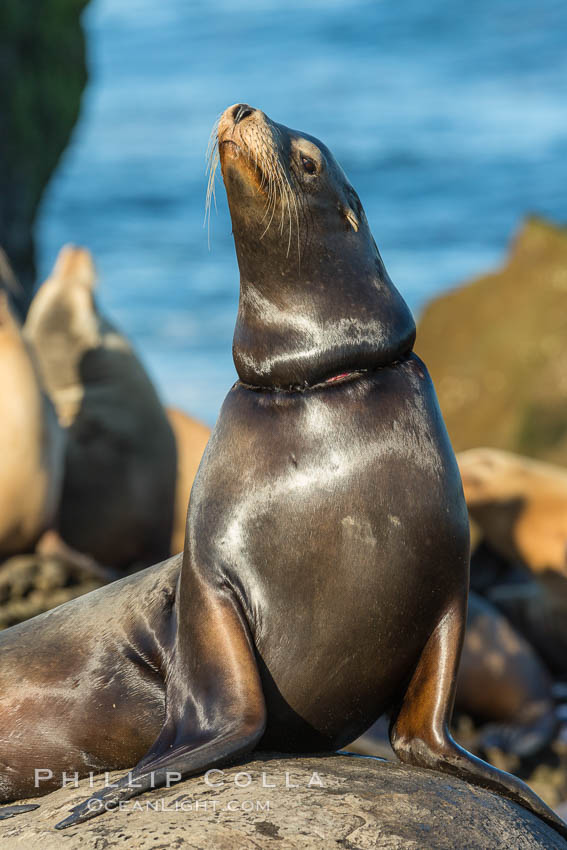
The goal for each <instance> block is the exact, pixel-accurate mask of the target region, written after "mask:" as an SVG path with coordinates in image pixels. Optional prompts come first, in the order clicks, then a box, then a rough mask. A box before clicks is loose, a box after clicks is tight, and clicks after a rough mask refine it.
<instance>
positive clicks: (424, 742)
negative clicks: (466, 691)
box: [390, 599, 567, 838]
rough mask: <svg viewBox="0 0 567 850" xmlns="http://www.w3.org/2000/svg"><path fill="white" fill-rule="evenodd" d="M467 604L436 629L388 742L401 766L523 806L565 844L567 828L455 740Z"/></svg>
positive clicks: (527, 791) (536, 799)
mask: <svg viewBox="0 0 567 850" xmlns="http://www.w3.org/2000/svg"><path fill="white" fill-rule="evenodd" d="M465 622H466V601H465V600H464V599H462V600H459V601H458V602H457V603H455V604H454V605H453V606H451V607H450V608H449V609H448V610H447V612H446V613H445V616H444V617H443V618H442V619H441V620H440V622H439V623H438V624H437V626H436V628H435V631H434V632H433V633H432V635H431V637H430V638H429V640H428V642H427V644H426V646H425V649H424V650H423V652H422V654H421V658H420V660H419V662H418V665H417V667H416V670H415V672H414V674H413V677H412V679H411V681H410V684H409V686H408V688H407V690H406V693H405V695H404V698H403V702H402V704H401V707H400V710H399V712H398V714H397V716H395V717H394V718H393V722H392V725H391V728H390V742H391V744H392V748H393V750H394V752H395V753H396V755H397V756H398V758H399V759H400V761H402V762H406V763H408V764H414V765H418V766H420V767H425V768H429V769H431V770H439V771H442V772H444V773H450V774H453V775H454V776H458V777H459V778H461V779H464V780H465V781H468V782H471V783H472V784H473V785H479V786H481V787H483V788H488V789H489V790H491V791H495V792H496V793H497V794H501V795H502V796H503V797H507V798H508V799H510V800H513V801H514V802H515V803H519V804H520V805H521V806H524V808H526V809H529V811H531V812H533V813H534V814H536V815H537V816H538V817H540V818H541V819H542V820H544V821H545V822H546V823H548V824H549V825H550V826H552V827H553V828H554V829H556V830H557V831H558V832H559V833H560V834H561V835H563V836H564V837H566V838H567V825H566V824H565V823H564V822H563V821H562V820H561V818H560V817H558V815H556V814H555V812H554V811H552V809H550V808H549V806H547V805H546V804H545V803H544V802H543V800H541V799H540V798H539V797H538V796H537V794H535V793H534V792H533V791H532V790H531V788H529V787H528V786H527V785H526V784H525V783H524V782H522V781H521V780H520V779H517V778H516V777H515V776H511V775H510V774H509V773H505V772H504V771H502V770H498V769H497V768H495V767H492V765H489V764H487V763H486V762H484V761H482V759H479V758H476V757H475V756H473V755H471V753H469V752H467V750H465V749H463V747H461V746H459V744H457V743H456V741H454V740H453V738H452V737H451V733H450V731H449V722H450V720H451V714H452V712H453V702H454V697H455V687H456V681H457V670H458V665H459V656H460V652H461V647H462V642H463V635H464V630H465Z"/></svg>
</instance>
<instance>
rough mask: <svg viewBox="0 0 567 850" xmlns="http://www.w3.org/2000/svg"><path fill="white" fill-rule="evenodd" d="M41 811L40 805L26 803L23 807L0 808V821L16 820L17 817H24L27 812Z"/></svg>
mask: <svg viewBox="0 0 567 850" xmlns="http://www.w3.org/2000/svg"><path fill="white" fill-rule="evenodd" d="M35 809H39V803H27V804H26V803H24V804H23V805H21V806H2V807H0V820H6V818H15V817H16V815H23V814H25V813H26V812H33V811H34V810H35Z"/></svg>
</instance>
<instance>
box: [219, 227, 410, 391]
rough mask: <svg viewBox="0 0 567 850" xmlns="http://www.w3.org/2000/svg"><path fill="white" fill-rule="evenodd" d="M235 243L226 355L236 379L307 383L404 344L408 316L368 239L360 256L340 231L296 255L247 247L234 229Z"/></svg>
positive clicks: (388, 359) (390, 354)
mask: <svg viewBox="0 0 567 850" xmlns="http://www.w3.org/2000/svg"><path fill="white" fill-rule="evenodd" d="M235 242H236V246H237V254H238V259H239V264H240V268H241V280H240V301H239V308H238V317H237V321H236V328H235V333H234V342H233V357H234V363H235V366H236V370H237V372H238V375H239V377H240V379H241V381H243V382H244V383H246V384H251V385H257V386H264V387H276V388H289V387H304V386H310V385H314V384H316V383H319V382H321V381H324V380H327V379H329V378H331V377H333V376H335V375H338V374H342V373H345V372H350V371H360V370H370V369H374V368H377V367H379V366H384V365H387V364H389V363H392V362H394V361H396V360H398V359H399V358H400V357H402V356H403V355H404V354H406V353H408V352H409V351H410V350H411V348H412V346H413V341H414V337H415V325H414V321H413V318H412V316H411V314H410V312H409V310H408V308H407V306H406V304H405V303H404V301H403V299H402V298H401V296H400V295H399V293H398V292H397V290H396V289H395V287H394V286H393V284H392V282H391V281H390V279H389V277H388V274H387V272H386V270H385V268H384V265H383V263H382V261H381V259H380V256H379V254H378V251H377V250H376V248H375V246H373V250H371V251H370V250H369V251H367V252H366V253H365V254H364V255H363V254H361V252H360V251H356V250H353V249H352V246H350V250H349V245H348V240H347V239H346V238H344V237H343V238H342V239H340V240H336V241H334V244H333V240H330V242H329V244H328V245H327V246H325V245H323V244H322V243H321V241H320V240H312V241H311V243H308V244H307V245H306V246H305V250H304V253H303V256H302V257H301V260H300V261H299V260H298V257H297V256H295V257H293V256H290V257H286V256H285V255H283V254H282V252H281V251H280V252H279V253H271V254H268V255H266V256H262V253H261V252H259V251H257V250H254V251H249V250H247V244H248V243H247V242H245V241H243V240H242V241H241V240H240V239H239V237H238V235H237V234H235ZM341 249H342V250H341Z"/></svg>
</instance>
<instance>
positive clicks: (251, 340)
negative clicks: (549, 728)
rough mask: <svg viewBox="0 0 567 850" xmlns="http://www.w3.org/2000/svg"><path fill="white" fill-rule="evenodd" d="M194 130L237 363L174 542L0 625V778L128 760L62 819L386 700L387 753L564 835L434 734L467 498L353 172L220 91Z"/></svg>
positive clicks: (289, 741)
mask: <svg viewBox="0 0 567 850" xmlns="http://www.w3.org/2000/svg"><path fill="white" fill-rule="evenodd" d="M218 147H219V151H220V160H221V166H222V173H223V178H224V183H225V187H226V190H227V195H228V201H229V206H230V211H231V217H232V224H233V231H234V238H235V244H236V252H237V256H238V262H239V266H240V274H241V291H240V304H239V310H238V319H237V325H236V331H235V337H234V360H235V364H236V367H237V370H238V374H239V381H238V382H237V383H236V384H235V385H234V387H233V388H232V389H231V390H230V392H229V394H228V396H227V398H226V400H225V402H224V404H223V407H222V410H221V413H220V416H219V419H218V421H217V424H216V426H215V429H214V432H213V434H212V436H211V439H210V441H209V443H208V446H207V449H206V451H205V455H204V458H203V460H202V462H201V465H200V467H199V472H198V474H197V477H196V479H195V483H194V485H193V490H192V493H191V500H190V505H189V511H188V520H187V523H188V525H187V536H186V543H185V550H184V553H183V555H182V556H179V557H178V558H174V559H171V560H170V561H168V562H167V563H166V564H164V565H161V566H158V567H153V568H151V569H149V570H147V571H145V572H143V573H141V574H138V575H135V576H132V577H130V578H127V579H124V580H122V581H119V582H116V583H114V584H112V585H109V586H108V587H105V588H103V589H101V590H99V591H95V592H94V593H92V594H89V595H88V596H85V597H82V598H81V599H79V600H76V601H73V602H70V603H68V604H67V605H65V606H63V607H61V608H58V609H56V610H55V611H52V612H49V613H48V614H45V615H42V617H40V618H36V619H35V620H31V621H28V622H27V623H24V624H22V625H20V626H16V627H14V628H13V629H11V630H9V631H7V632H4V633H3V634H2V635H0V665H1V666H0V673H1V675H2V686H1V689H0V694H1V699H2V706H3V707H2V729H3V730H5V737H4V739H3V740H2V741H0V760H1V762H2V764H4V765H5V766H6V770H5V774H4V778H3V786H2V798H3V799H4V800H10V799H17V798H21V797H23V796H27V795H29V794H30V793H34V786H33V780H34V771H33V769H34V767H36V766H41V767H45V768H50V769H52V770H53V784H52V786H51V787H53V785H56V784H57V776H56V774H59V773H60V771H61V770H62V769H67V770H78V771H79V772H81V773H83V774H84V773H86V772H87V771H88V770H90V769H93V767H94V768H96V769H99V770H102V769H104V768H105V767H116V766H118V765H123V766H124V767H127V766H128V765H130V764H131V763H133V762H136V761H137V760H138V759H141V760H140V761H138V764H137V766H136V767H135V768H134V769H133V771H132V772H131V774H129V775H127V776H124V777H123V778H122V779H121V780H119V782H118V783H117V786H118V787H114V788H106V789H103V791H102V792H98V793H96V794H94V795H93V797H92V798H90V800H87V801H85V802H83V803H81V804H80V805H78V806H76V807H75V808H74V810H73V813H72V814H71V815H70V816H69V817H68V818H67V819H65V820H64V821H63V822H61V823H60V824H58V826H59V827H67V826H71V825H73V824H77V823H80V822H82V821H84V820H87V819H89V818H91V817H94V816H95V815H96V814H98V813H100V811H103V810H104V808H106V807H108V806H112V805H116V804H118V803H119V802H120V801H122V800H126V799H130V798H132V797H134V796H137V795H138V794H140V793H141V792H142V791H143V790H148V789H150V788H152V787H156V786H161V785H164V784H167V783H168V781H169V779H170V778H171V775H172V773H173V774H174V775H175V776H189V775H191V774H195V773H200V772H203V771H205V770H207V769H209V768H212V767H216V766H218V765H223V764H226V763H227V762H230V761H233V760H237V759H239V758H242V757H243V756H244V755H246V754H248V753H250V752H251V751H252V750H254V749H255V748H258V747H260V748H265V749H278V750H284V751H288V752H290V751H291V752H293V751H300V752H313V751H316V750H319V751H321V750H327V751H329V750H335V749H338V748H340V747H341V746H343V745H344V744H346V743H347V742H348V741H351V740H353V738H355V737H356V736H357V735H358V734H360V733H361V732H362V731H363V730H365V729H367V728H368V727H369V725H370V724H371V723H372V722H373V720H374V719H375V718H376V717H378V716H379V715H380V714H382V713H386V712H387V713H389V714H390V716H391V733H390V738H391V743H392V746H393V749H394V751H395V753H396V754H397V755H398V756H399V758H400V759H401V760H402V761H404V762H407V763H409V764H414V765H419V766H421V767H426V768H430V769H432V770H439V771H445V772H448V773H451V774H455V775H457V776H459V777H461V778H463V779H467V780H469V781H471V782H473V783H476V784H479V785H482V786H484V787H487V788H490V789H492V790H493V791H496V792H499V793H502V794H504V795H506V796H508V797H509V798H510V799H512V800H514V801H515V802H517V803H520V804H522V805H524V806H526V808H528V809H530V810H531V811H532V812H534V813H536V814H538V815H539V816H541V817H542V818H543V819H544V820H546V821H547V822H548V823H550V824H552V825H553V826H555V827H556V828H557V829H558V830H560V831H561V832H562V833H563V834H566V832H567V829H566V827H565V824H564V823H563V822H562V821H561V820H560V819H559V818H558V817H557V816H556V815H555V814H554V813H553V812H552V811H551V810H550V809H549V808H548V807H547V806H546V805H545V804H544V803H543V802H542V800H540V799H539V797H537V795H536V794H534V793H533V792H532V791H531V790H530V789H529V788H528V787H527V786H526V785H524V784H523V783H522V782H521V781H519V780H517V779H515V778H514V777H512V776H510V775H508V774H505V773H502V772H501V771H499V770H497V769H495V768H493V767H491V766H490V765H488V764H486V763H484V762H482V761H480V760H479V759H477V758H475V757H474V756H472V755H471V754H470V753H468V752H466V751H465V750H464V749H462V748H461V747H459V746H458V744H456V743H455V741H454V740H453V738H452V737H451V735H450V733H449V728H448V725H449V721H450V717H451V712H452V708H453V698H454V692H455V685H456V677H457V668H458V663H459V656H460V651H461V646H462V641H463V636H464V630H465V620H466V605H467V591H468V560H469V530H468V517H467V512H466V507H465V503H464V499H463V494H462V488H461V481H460V476H459V471H458V467H457V464H456V461H455V458H454V455H453V451H452V449H451V445H450V443H449V440H448V437H447V434H446V431H445V427H444V425H443V420H442V418H441V415H440V412H439V409H438V406H437V402H436V398H435V392H434V390H433V386H432V383H431V381H430V379H429V377H428V374H427V370H426V368H425V366H424V365H423V363H422V362H421V361H420V360H419V358H418V357H416V356H415V355H414V354H413V353H412V346H413V341H414V323H413V320H412V317H411V315H410V312H409V310H408V308H407V307H406V305H405V303H404V301H403V300H402V298H401V296H400V295H399V294H398V292H397V291H396V289H395V288H394V286H393V284H392V282H391V281H390V279H389V277H388V275H387V273H386V270H385V268H384V265H383V263H382V260H381V258H380V255H379V253H378V250H377V248H376V245H375V243H374V240H373V238H372V235H371V233H370V230H369V228H368V224H367V221H366V217H365V215H364V211H363V209H362V206H361V203H360V201H359V199H358V196H357V195H356V192H355V191H354V189H353V188H352V187H351V186H350V184H349V182H348V180H347V179H346V177H345V175H344V173H343V172H342V170H341V169H340V167H339V165H338V164H337V162H336V161H335V159H334V157H333V155H332V154H331V152H330V151H329V150H328V149H327V148H326V147H325V146H324V145H323V144H321V143H320V142H318V141H317V140H316V139H314V138H313V137H311V136H306V135H303V134H301V133H297V132H295V131H293V130H289V129H288V128H286V127H284V126H282V125H279V124H275V123H274V122H272V121H270V119H269V118H267V116H266V115H264V114H263V113H262V112H260V111H259V110H255V109H252V108H251V107H249V106H247V105H245V104H237V105H236V106H234V107H230V108H229V109H228V110H226V112H225V113H224V114H223V116H222V118H221V120H220V123H219V126H218ZM55 646H57V652H56V653H55V652H54V651H53V650H54V647H55ZM14 729H18V733H19V734H18V735H17V737H14V735H13V734H11V732H12V731H13V730H14ZM48 788H49V785H48V784H47V783H46V788H45V790H48Z"/></svg>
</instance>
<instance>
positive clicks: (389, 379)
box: [190, 355, 468, 750]
mask: <svg viewBox="0 0 567 850" xmlns="http://www.w3.org/2000/svg"><path fill="white" fill-rule="evenodd" d="M400 422H404V423H405V425H406V426H407V429H408V439H399V438H398V423H400ZM409 435H411V436H409ZM243 456H246V457H247V462H246V464H245V465H244V467H243V466H242V461H241V458H242V457H243ZM426 493H427V510H426V511H424V512H423V515H421V516H420V522H419V523H413V522H408V517H411V516H412V515H414V513H415V507H414V506H415V504H416V502H418V503H419V501H420V498H421V497H422V496H424V495H425V494H426ZM448 501H450V502H452V503H453V504H456V505H457V506H460V507H459V510H457V511H455V510H451V511H447V510H446V505H447V503H448ZM191 505H192V509H191V517H190V522H191V527H190V533H191V540H192V541H193V540H194V541H195V544H194V545H195V551H193V549H191V557H192V558H194V559H195V561H196V562H197V563H199V564H201V565H202V567H203V569H207V570H213V571H214V572H216V571H217V570H219V569H220V570H221V571H222V580H223V581H228V582H229V583H230V584H231V585H232V586H235V587H237V588H238V598H239V599H240V600H241V605H242V606H243V611H244V615H245V617H246V621H247V622H248V624H249V626H250V628H251V633H252V639H253V642H254V646H255V647H256V651H257V654H258V659H259V664H260V671H261V673H262V689H263V692H264V695H265V699H266V709H267V728H266V733H265V737H264V743H265V744H266V746H272V747H275V746H277V747H278V748H280V749H282V748H285V749H286V750H301V749H305V750H313V749H314V748H315V749H336V748H338V747H341V746H343V744H344V743H346V741H348V740H351V739H352V737H354V736H355V735H356V734H359V733H360V732H362V731H363V729H364V728H366V727H367V726H368V724H369V723H371V722H372V720H373V719H374V718H375V717H377V716H378V715H379V714H381V713H382V712H383V711H384V710H386V709H387V708H388V707H390V706H391V705H392V703H393V701H394V700H395V699H396V698H399V695H400V693H401V691H402V690H403V686H404V683H405V681H406V679H407V676H408V674H409V671H411V670H412V669H414V667H415V665H416V663H417V661H418V659H419V656H420V654H421V652H422V650H423V647H424V645H425V643H426V642H427V640H428V638H429V636H430V623H431V621H432V620H436V619H437V618H439V617H440V616H441V615H442V612H443V610H444V608H445V607H446V605H447V600H448V599H450V598H451V596H453V595H454V594H456V593H462V590H463V588H462V583H463V581H464V577H465V576H466V562H467V557H468V549H467V546H468V542H467V541H468V537H467V524H466V513H465V511H464V509H463V505H462V497H461V489H460V481H459V477H458V475H457V470H456V467H455V463H454V459H453V454H452V451H451V448H450V444H449V441H448V439H447V436H446V434H445V431H444V428H443V427H442V422H441V417H440V414H439V411H438V408H437V404H436V400H435V395H434V392H433V388H432V385H431V381H430V379H429V377H428V375H427V372H426V370H425V367H424V366H423V364H422V363H421V361H420V360H419V359H418V358H417V357H415V356H413V355H412V356H410V357H408V359H407V360H405V361H404V362H401V363H399V364H398V365H396V366H393V367H391V368H389V367H385V368H383V369H379V370H377V371H376V372H374V373H372V374H368V375H365V376H363V377H361V378H359V379H358V380H353V381H349V380H344V381H342V382H336V383H331V384H327V385H323V386H321V387H319V388H317V389H313V390H310V391H306V392H296V393H278V392H272V393H271V392H258V391H255V390H253V389H249V388H246V387H243V386H242V385H236V386H235V387H234V388H233V389H232V390H231V392H230V393H229V395H228V398H227V400H226V401H225V403H224V405H223V408H222V411H221V414H220V417H219V420H218V423H217V426H216V428H215V430H214V432H213V436H212V437H211V441H210V446H209V448H208V449H207V451H206V453H205V457H204V459H203V463H202V466H201V470H200V474H199V476H198V479H197V481H196V482H195V485H194V488H193V493H192V500H191ZM193 517H194V518H195V519H194V520H193V519H192V518H193ZM306 563H308V564H317V568H316V570H309V571H308V572H307V573H306V570H305V564H306ZM445 563H446V564H447V567H448V568H447V571H446V574H444V576H443V581H440V571H441V570H442V569H443V564H445ZM456 563H457V564H460V569H454V568H453V567H454V565H455V564H456ZM221 565H222V566H221ZM449 565H451V568H449ZM219 580H220V576H219ZM459 585H461V586H459ZM363 599H364V600H372V602H371V604H368V605H361V601H362V600H363ZM268 612H269V615H268ZM331 624H332V625H331ZM370 636H372V637H370ZM385 644H388V646H389V649H388V651H387V652H386V653H384V655H383V657H382V655H381V656H380V662H379V664H377V651H378V647H380V646H382V645H385ZM306 648H308V651H306ZM352 659H356V663H354V664H353V663H351V661H352ZM347 660H348V663H346V662H347Z"/></svg>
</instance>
